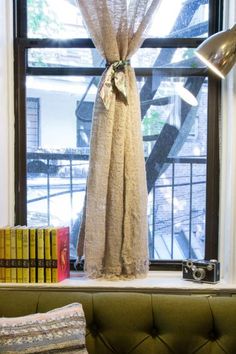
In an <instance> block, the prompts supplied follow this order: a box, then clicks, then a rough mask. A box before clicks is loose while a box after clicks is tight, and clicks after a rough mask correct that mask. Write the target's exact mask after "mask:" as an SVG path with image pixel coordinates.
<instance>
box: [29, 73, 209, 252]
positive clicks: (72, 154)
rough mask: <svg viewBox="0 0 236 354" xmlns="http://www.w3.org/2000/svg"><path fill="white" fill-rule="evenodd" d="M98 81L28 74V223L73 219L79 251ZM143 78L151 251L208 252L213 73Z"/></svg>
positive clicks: (140, 81)
mask: <svg viewBox="0 0 236 354" xmlns="http://www.w3.org/2000/svg"><path fill="white" fill-rule="evenodd" d="M98 81H99V77H68V76H67V77H63V76H61V77H51V76H50V77H46V76H45V77H43V76H40V77H33V76H29V77H28V78H27V202H28V204H27V208H28V225H48V224H53V225H61V224H68V225H70V226H71V255H72V257H73V256H74V257H75V256H76V252H75V247H76V241H77V240H76V238H77V234H78V229H79V225H80V221H81V215H82V207H83V200H84V195H85V188H86V177H87V171H88V158H89V141H90V131H91V121H92V111H93V105H94V99H95V95H96V92H97V85H98ZM137 82H138V87H139V90H140V99H141V111H142V131H143V143H144V154H145V159H146V170H147V182H148V190H149V203H148V219H149V250H150V256H151V258H152V259H182V258H186V257H188V256H189V257H195V256H196V258H203V257H204V240H205V199H206V195H205V194H206V147H207V80H206V79H205V78H204V77H160V76H157V77H156V76H155V75H154V76H153V77H152V78H150V77H138V78H137ZM191 93H192V94H191ZM185 95H186V96H185ZM186 100H187V101H186ZM187 102H189V103H187Z"/></svg>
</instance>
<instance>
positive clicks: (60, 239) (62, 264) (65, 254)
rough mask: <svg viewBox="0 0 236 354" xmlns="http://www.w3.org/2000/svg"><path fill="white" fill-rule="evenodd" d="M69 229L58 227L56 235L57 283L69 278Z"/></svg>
mask: <svg viewBox="0 0 236 354" xmlns="http://www.w3.org/2000/svg"><path fill="white" fill-rule="evenodd" d="M69 234H70V233H69V227H60V228H59V230H58V234H57V249H58V258H57V268H58V281H61V280H63V279H66V278H69V276H70V260H69V257H70V248H69Z"/></svg>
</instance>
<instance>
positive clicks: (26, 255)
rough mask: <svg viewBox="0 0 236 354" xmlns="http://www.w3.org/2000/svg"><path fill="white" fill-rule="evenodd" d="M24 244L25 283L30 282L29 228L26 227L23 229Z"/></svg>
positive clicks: (23, 265)
mask: <svg viewBox="0 0 236 354" xmlns="http://www.w3.org/2000/svg"><path fill="white" fill-rule="evenodd" d="M22 244H23V253H22V258H23V264H22V267H23V283H29V281H30V277H29V269H30V268H29V229H28V228H27V227H24V228H23V229H22Z"/></svg>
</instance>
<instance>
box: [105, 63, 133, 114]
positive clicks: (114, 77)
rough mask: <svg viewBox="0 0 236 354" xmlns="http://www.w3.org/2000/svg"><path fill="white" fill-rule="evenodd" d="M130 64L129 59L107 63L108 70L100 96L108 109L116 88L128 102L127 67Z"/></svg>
mask: <svg viewBox="0 0 236 354" xmlns="http://www.w3.org/2000/svg"><path fill="white" fill-rule="evenodd" d="M128 65H130V61H129V60H118V61H115V62H113V63H109V62H108V63H107V64H106V67H107V69H106V72H105V75H104V79H103V82H102V84H101V89H100V92H99V94H100V97H101V99H102V101H103V103H104V106H105V108H106V109H107V110H108V109H109V107H110V104H111V97H112V93H113V92H114V88H116V89H117V90H118V92H120V93H121V94H122V96H123V98H124V99H125V101H126V103H127V84H126V78H125V68H126V67H127V66H128Z"/></svg>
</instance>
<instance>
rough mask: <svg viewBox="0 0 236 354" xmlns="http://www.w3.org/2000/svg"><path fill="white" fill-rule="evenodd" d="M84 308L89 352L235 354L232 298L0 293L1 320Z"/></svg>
mask: <svg viewBox="0 0 236 354" xmlns="http://www.w3.org/2000/svg"><path fill="white" fill-rule="evenodd" d="M71 302H80V303H82V305H83V308H84V312H85V316H86V321H87V337H86V343H87V348H88V351H89V353H90V354H110V353H120V354H126V353H130V354H131V353H132V354H169V353H171V354H173V353H175V354H190V353H195V354H221V353H222V354H223V353H224V354H225V353H228V354H236V297H220V296H213V297H210V296H204V295H200V296H194V295H193V296H187V295H164V294H162V295H158V294H142V293H127V292H123V293H122V292H104V293H84V292H68V291H48V290H43V291H30V290H28V291H20V290H14V291H11V290H5V291H4V290H1V291H0V316H10V317H12V316H20V315H21V316H22V315H26V314H29V313H34V312H37V311H38V312H45V311H48V310H49V309H52V308H56V307H59V306H63V305H65V304H68V303H71Z"/></svg>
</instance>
